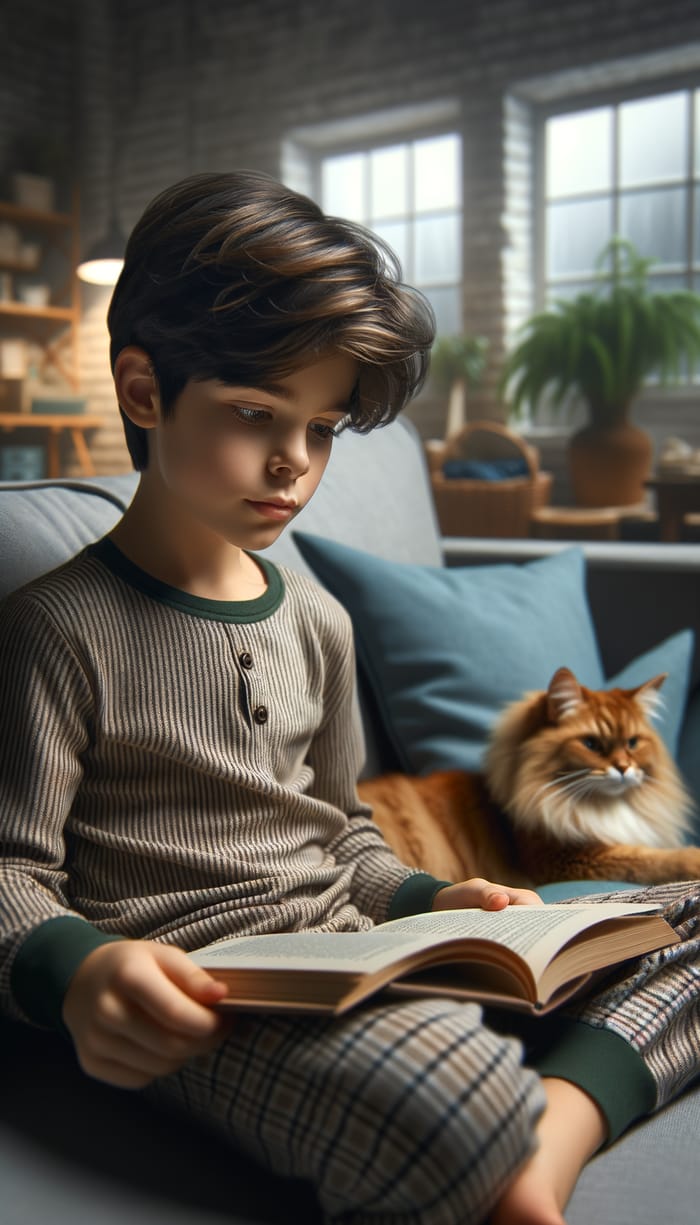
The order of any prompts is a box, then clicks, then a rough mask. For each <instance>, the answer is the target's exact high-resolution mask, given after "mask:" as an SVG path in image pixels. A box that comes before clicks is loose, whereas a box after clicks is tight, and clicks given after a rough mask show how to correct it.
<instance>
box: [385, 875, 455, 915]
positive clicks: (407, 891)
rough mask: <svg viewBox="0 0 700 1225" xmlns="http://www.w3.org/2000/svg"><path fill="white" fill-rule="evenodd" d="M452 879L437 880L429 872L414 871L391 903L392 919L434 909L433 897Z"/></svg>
mask: <svg viewBox="0 0 700 1225" xmlns="http://www.w3.org/2000/svg"><path fill="white" fill-rule="evenodd" d="M451 884H452V881H450V880H436V879H435V877H434V876H429V875H428V873H427V872H414V874H413V876H407V877H406V879H405V880H404V881H402V882H401V884H400V885H399V887H398V889H397V890H396V893H395V894H394V896H393V898H392V899H391V903H390V905H389V915H388V917H389V918H390V919H405V918H406V917H407V916H408V915H411V914H425V912H426V911H428V910H431V909H432V905H433V898H434V897H435V894H436V893H439V892H440V890H441V889H445V888H446V887H447V886H448V885H451Z"/></svg>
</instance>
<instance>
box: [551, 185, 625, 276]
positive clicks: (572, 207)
mask: <svg viewBox="0 0 700 1225" xmlns="http://www.w3.org/2000/svg"><path fill="white" fill-rule="evenodd" d="M611 233H612V203H611V201H610V200H586V201H583V202H581V203H580V204H579V203H576V204H573V203H571V204H550V205H549V206H548V208H547V275H548V277H567V278H568V277H572V276H579V275H580V274H581V273H582V272H583V273H585V272H590V271H591V270H592V269H593V268H594V267H595V263H596V260H597V259H598V256H599V255H600V253H601V251H602V249H603V247H604V246H605V244H606V242H608V241H609V239H610V237H611Z"/></svg>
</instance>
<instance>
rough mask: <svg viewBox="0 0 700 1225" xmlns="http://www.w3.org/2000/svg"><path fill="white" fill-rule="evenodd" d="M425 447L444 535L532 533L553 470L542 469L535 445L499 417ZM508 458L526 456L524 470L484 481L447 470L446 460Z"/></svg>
mask: <svg viewBox="0 0 700 1225" xmlns="http://www.w3.org/2000/svg"><path fill="white" fill-rule="evenodd" d="M426 451H427V456H428V466H429V469H430V480H431V485H432V490H433V498H434V501H435V509H436V511H437V517H438V522H439V524H440V531H441V532H442V534H443V536H500V537H525V536H529V534H530V518H531V515H532V512H533V511H534V510H536V509H537V508H538V507H540V506H545V505H546V504H547V503H548V502H549V499H550V496H551V491H552V481H553V476H552V473H551V472H543V471H541V470H540V466H539V453H538V451H537V450H536V448H535V447H532V446H530V445H529V444H528V443H526V442H525V441H524V439H523V438H521V437H520V435H519V434H516V433H514V432H513V431H512V430H509V429H508V428H507V426H505V425H501V424H499V423H498V422H496V421H473V422H472V423H471V424H470V425H466V426H465V427H464V429H463V430H460V431H459V433H457V434H455V435H454V437H452V438H448V439H447V440H446V442H445V443H444V444H436V443H430V444H428V446H427V447H426ZM508 459H520V460H522V461H523V463H524V467H525V469H526V471H525V472H524V474H523V475H521V476H509V477H504V478H502V479H498V480H482V479H479V478H476V477H447V476H445V474H444V472H443V465H444V464H445V463H446V462H447V461H448V460H467V461H468V460H480V461H486V462H498V461H500V460H508Z"/></svg>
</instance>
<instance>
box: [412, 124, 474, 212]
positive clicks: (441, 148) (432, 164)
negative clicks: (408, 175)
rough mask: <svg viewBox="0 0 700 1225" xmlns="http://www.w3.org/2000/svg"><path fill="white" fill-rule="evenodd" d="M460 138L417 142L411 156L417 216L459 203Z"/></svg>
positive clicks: (439, 138) (449, 137)
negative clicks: (412, 156)
mask: <svg viewBox="0 0 700 1225" xmlns="http://www.w3.org/2000/svg"><path fill="white" fill-rule="evenodd" d="M459 145H460V142H459V137H458V136H456V135H450V136H436V137H433V138H431V139H430V140H417V141H416V143H415V144H414V146H413V153H414V193H415V206H416V212H417V213H425V212H429V211H430V210H431V209H436V208H456V207H458V206H459V205H460V204H461V200H462V191H461V172H460V156H459Z"/></svg>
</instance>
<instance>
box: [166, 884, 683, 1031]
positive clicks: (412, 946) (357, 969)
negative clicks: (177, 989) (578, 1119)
mask: <svg viewBox="0 0 700 1225" xmlns="http://www.w3.org/2000/svg"><path fill="white" fill-rule="evenodd" d="M657 910H658V907H656V906H653V905H651V906H648V905H646V904H643V903H634V902H633V903H623V902H603V903H595V902H593V903H588V904H582V905H568V904H567V905H550V906H509V907H507V908H506V909H505V910H500V911H485V910H443V911H439V912H437V913H435V914H433V913H428V914H418V915H411V916H410V917H408V918H405V919H394V920H392V921H391V922H389V923H381V924H379V925H378V926H377V927H374V928H372V929H371V930H370V931H366V932H284V933H281V934H279V935H265V936H238V937H234V938H233V939H230V940H223V941H217V942H216V943H214V944H210V945H208V946H207V947H206V948H204V949H199V950H197V951H196V952H194V953H191V954H190V956H191V957H192V958H193V960H194V961H196V962H197V964H198V965H200V966H204V967H205V968H206V969H207V970H208V971H209V972H210V973H211V974H212V975H213V976H214V977H216V978H218V979H221V980H223V982H225V983H226V985H227V987H228V995H227V996H226V997H225V999H224V1000H223V1001H222V1003H221V1005H220V1007H223V1008H226V1007H231V1008H246V1009H256V1010H266V1011H269V1010H273V1009H274V1010H278V1011H279V1010H283V1011H285V1012H332V1013H336V1014H340V1013H342V1012H347V1010H348V1009H350V1008H353V1007H354V1006H355V1005H356V1004H359V1003H360V1002H361V1001H362V1000H365V999H367V998H368V997H369V996H371V995H374V994H375V992H377V991H381V990H388V991H390V992H391V993H393V994H396V993H401V994H411V995H416V994H418V995H449V996H452V997H453V998H456V999H465V1000H478V1001H480V1002H482V1003H487V1004H494V1005H498V1006H499V1007H505V1008H515V1009H520V1010H524V1011H528V1012H533V1013H542V1014H543V1013H545V1012H549V1011H551V1009H553V1008H556V1007H557V1006H558V1005H559V1004H562V1003H563V1002H564V1001H565V1000H568V999H571V998H572V997H573V996H574V995H576V994H578V993H579V992H580V991H581V990H583V988H584V987H585V986H586V984H587V983H588V982H589V980H590V979H591V976H592V975H593V974H595V973H596V972H597V971H600V970H602V969H604V968H606V967H611V966H614V965H616V964H617V963H618V962H620V961H624V960H626V959H627V958H629V957H635V956H639V955H641V954H643V953H647V952H651V951H652V950H653V949H657V948H662V947H663V946H664V945H667V944H675V943H677V942H678V936H676V933H675V932H674V930H673V928H672V927H670V926H669V924H668V923H667V922H666V920H665V919H663V918H662V917H661V915H659V914H658V913H655V912H656V911H657Z"/></svg>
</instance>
